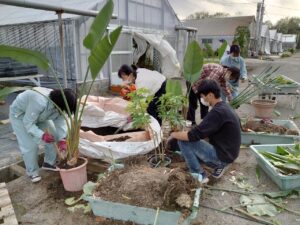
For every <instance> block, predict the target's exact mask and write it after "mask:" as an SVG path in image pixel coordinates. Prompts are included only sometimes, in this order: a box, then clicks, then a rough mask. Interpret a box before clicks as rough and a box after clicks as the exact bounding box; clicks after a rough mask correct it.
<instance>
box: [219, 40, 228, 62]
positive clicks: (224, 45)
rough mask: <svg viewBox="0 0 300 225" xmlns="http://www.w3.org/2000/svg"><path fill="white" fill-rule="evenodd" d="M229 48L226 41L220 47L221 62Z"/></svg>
mask: <svg viewBox="0 0 300 225" xmlns="http://www.w3.org/2000/svg"><path fill="white" fill-rule="evenodd" d="M226 48H227V42H226V41H224V42H223V44H222V45H221V46H220V48H219V49H218V58H219V60H220V59H221V58H222V56H223V55H224V52H225V50H226Z"/></svg>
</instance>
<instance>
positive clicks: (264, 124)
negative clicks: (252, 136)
mask: <svg viewBox="0 0 300 225" xmlns="http://www.w3.org/2000/svg"><path fill="white" fill-rule="evenodd" d="M247 129H250V130H252V131H255V132H266V133H277V134H283V135H299V133H298V131H297V130H292V129H288V128H286V127H284V126H279V125H275V124H273V123H272V121H269V120H268V121H266V120H261V121H254V120H250V121H247V123H246V124H245V125H244V126H243V130H244V131H247Z"/></svg>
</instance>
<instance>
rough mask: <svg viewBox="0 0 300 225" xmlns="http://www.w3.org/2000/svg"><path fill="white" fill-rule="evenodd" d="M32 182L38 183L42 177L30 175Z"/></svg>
mask: <svg viewBox="0 0 300 225" xmlns="http://www.w3.org/2000/svg"><path fill="white" fill-rule="evenodd" d="M30 179H31V182H32V183H36V182H39V181H40V180H41V179H42V178H41V177H40V176H39V175H33V176H30Z"/></svg>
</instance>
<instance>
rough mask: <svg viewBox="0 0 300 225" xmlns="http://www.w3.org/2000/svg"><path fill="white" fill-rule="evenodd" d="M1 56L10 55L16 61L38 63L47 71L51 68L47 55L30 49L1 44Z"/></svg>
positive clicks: (37, 64)
mask: <svg viewBox="0 0 300 225" xmlns="http://www.w3.org/2000/svg"><path fill="white" fill-rule="evenodd" d="M0 57H9V58H12V59H14V60H16V61H20V62H25V63H29V64H32V65H36V66H38V67H39V68H40V69H42V70H45V71H46V70H47V69H48V68H49V60H48V59H47V58H46V56H44V55H43V54H42V53H40V52H37V51H33V50H29V49H24V48H18V47H12V46H7V45H0Z"/></svg>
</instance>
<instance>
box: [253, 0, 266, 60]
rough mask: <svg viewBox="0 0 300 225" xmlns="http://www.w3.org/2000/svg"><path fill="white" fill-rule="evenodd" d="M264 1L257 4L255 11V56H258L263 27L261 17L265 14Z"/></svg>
mask: <svg viewBox="0 0 300 225" xmlns="http://www.w3.org/2000/svg"><path fill="white" fill-rule="evenodd" d="M264 3H265V0H263V1H262V3H260V2H258V3H257V10H256V45H255V46H256V49H255V50H256V55H258V53H259V50H260V48H261V30H262V25H263V17H264V12H265V5H264Z"/></svg>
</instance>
